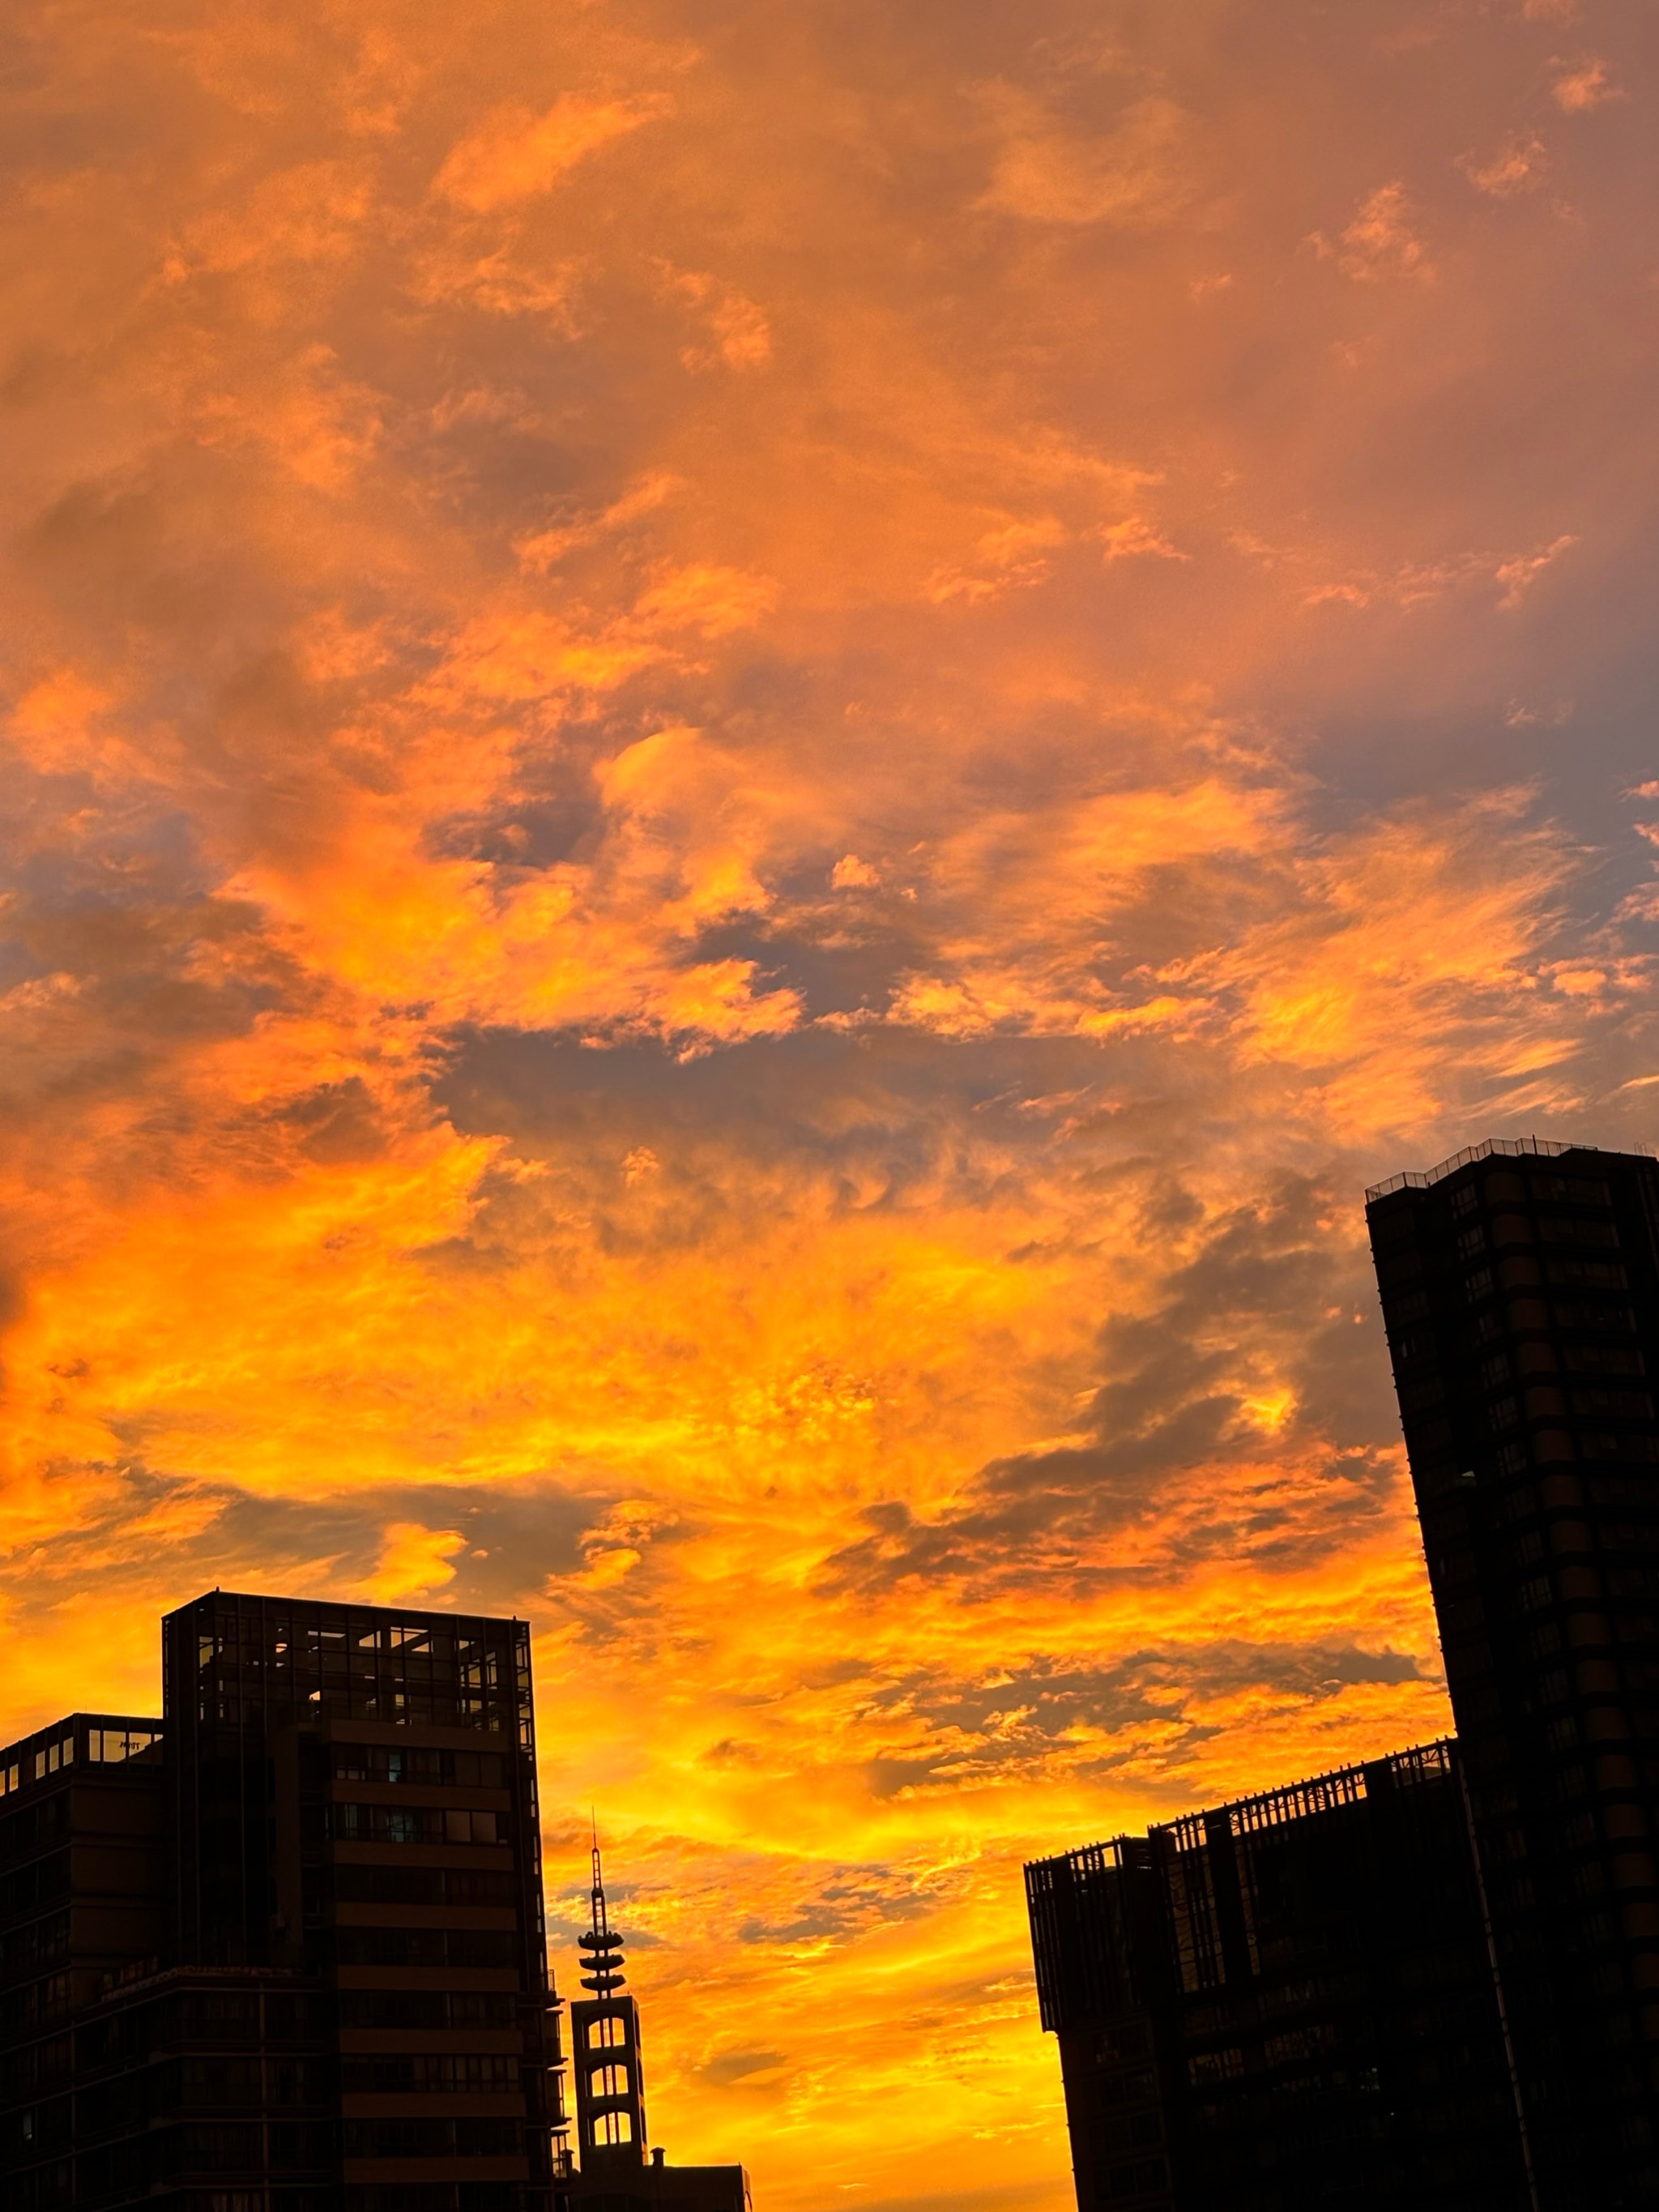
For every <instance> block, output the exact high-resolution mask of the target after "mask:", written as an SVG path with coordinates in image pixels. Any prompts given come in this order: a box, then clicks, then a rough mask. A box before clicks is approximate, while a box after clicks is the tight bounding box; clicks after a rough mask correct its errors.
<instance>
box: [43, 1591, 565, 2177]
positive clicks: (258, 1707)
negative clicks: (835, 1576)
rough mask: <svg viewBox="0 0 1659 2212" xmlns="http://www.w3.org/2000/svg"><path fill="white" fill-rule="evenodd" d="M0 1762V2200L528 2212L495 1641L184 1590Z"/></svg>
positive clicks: (511, 1803)
mask: <svg viewBox="0 0 1659 2212" xmlns="http://www.w3.org/2000/svg"><path fill="white" fill-rule="evenodd" d="M163 1626H164V1636H163V1650H164V1699H163V1702H164V1717H163V1719H162V1720H161V1721H159V1722H158V1721H155V1720H137V1719H131V1718H121V1719H112V1718H110V1717H106V1716H100V1715H94V1716H88V1715H77V1716H75V1717H72V1718H71V1719H70V1720H68V1721H64V1722H62V1723H58V1726H57V1727H55V1728H53V1729H47V1730H46V1731H44V1732H43V1733H42V1734H40V1735H37V1736H33V1737H30V1738H29V1739H27V1741H25V1742H24V1743H22V1744H20V1745H14V1746H13V1747H10V1748H9V1750H7V1751H4V1752H0V1784H3V1794H0V2203H3V2205H4V2207H5V2212H82V2208H87V2212H91V2208H94V2207H96V2208H99V2209H100V2212H105V2208H107V2212H115V2208H118V2207H122V2206H137V2205H139V2204H143V2206H144V2207H146V2208H147V2212H553V2207H554V2205H555V2203H556V2191H557V2186H558V2178H559V2173H560V2171H561V2170H562V2160H557V2159H556V2157H555V2154H554V2152H553V2148H552V2142H553V2138H554V2136H556V2134H557V2133H558V2132H559V2131H560V2130H562V2126H563V2119H562V2110H561V2106H560V2097H559V2067H560V2063H561V2059H560V2051H559V2045H558V2036H557V2021H556V2002H557V2001H556V1998H555V1996H554V1995H553V1992H552V1990H551V1989H550V1985H549V1983H548V1979H547V1971H546V1957H545V1948H544V1937H543V1932H542V1927H543V1923H542V1896H541V1851H540V1842H539V1834H538V1819H537V1808H536V1778H535V1777H536V1770H535V1733H534V1720H533V1715H532V1700H531V1680H530V1639H529V1631H528V1628H527V1627H526V1624H525V1623H524V1622H522V1621H513V1620H478V1619H471V1618H467V1617H464V1616H459V1615H457V1614H454V1613H413V1612H409V1611H406V1610H404V1609H403V1608H401V1607H398V1608H380V1607H369V1606H355V1605H354V1606H343V1605H323V1604H317V1603H312V1602H306V1601H291V1600H286V1599H276V1598H266V1597H252V1596H237V1595H232V1594H231V1593H228V1592H224V1591H217V1590H216V1591H214V1592H212V1593H210V1595H207V1596H204V1597H202V1598H198V1599H197V1601H195V1602H194V1603H193V1604H191V1605H189V1606H186V1607H184V1608H182V1610H180V1611H179V1612H178V1613H173V1614H171V1615H169V1616H168V1618H167V1620H166V1622H165V1623H164V1625H163Z"/></svg>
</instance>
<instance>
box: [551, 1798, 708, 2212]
mask: <svg viewBox="0 0 1659 2212" xmlns="http://www.w3.org/2000/svg"><path fill="white" fill-rule="evenodd" d="M591 1904H592V1921H591V1923H590V1925H589V1926H588V1928H587V1929H586V1933H585V1934H583V1935H582V1936H579V1937H578V1938H577V1942H578V1943H579V1944H580V1948H581V1952H582V1961H581V1964H582V1973H581V1984H582V1987H583V1988H584V1989H585V1990H588V1991H589V1992H590V1994H589V1995H588V1996H586V1997H579V1998H577V1999H576V2000H575V2002H574V2003H573V2004H572V2005H571V2008H570V2041H571V2063H572V2066H573V2069H574V2073H575V2076H576V2141H577V2146H578V2156H579V2157H580V2162H581V2163H580V2172H578V2173H577V2174H575V2175H574V2176H573V2177H572V2179H571V2180H570V2182H569V2184H568V2188H569V2195H570V2202H571V2203H572V2205H573V2206H579V2207H583V2208H586V2212H655V2208H657V2207H658V2206H672V2207H673V2208H674V2212H751V2202H750V2193H749V2177H748V2175H747V2174H746V2173H745V2172H744V2170H743V2168H742V2167H741V2166H670V2165H669V2164H668V2162H667V2160H666V2158H665V2155H664V2154H663V2153H662V2152H661V2151H660V2150H658V2151H652V2150H651V2149H650V2148H649V2139H648V2137H647V2133H646V2125H645V2075H644V2070H643V2067H642V2063H641V2053H640V2008H639V2006H638V2005H637V2004H636V2003H635V2001H634V1999H633V1997H631V1996H629V1995H628V1994H626V1984H627V1977H626V1975H625V1973H624V1972H623V1968H624V1966H625V1965H626V1960H625V1959H624V1957H623V1939H622V1936H621V1935H620V1934H619V1933H618V1931H617V1929H614V1928H613V1927H612V1926H611V1916H610V1911H609V1909H608V1907H607V1905H606V1903H605V1875H604V1871H603V1869H602V1868H601V1866H600V1863H599V1839H598V1838H597V1837H596V1838H594V1844H593V1887H592V1892H591Z"/></svg>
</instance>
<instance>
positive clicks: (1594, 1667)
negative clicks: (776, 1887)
mask: <svg viewBox="0 0 1659 2212" xmlns="http://www.w3.org/2000/svg"><path fill="white" fill-rule="evenodd" d="M1366 1212H1367V1217H1368V1221H1369V1225H1370V1236H1371V1243H1372V1249H1373V1252H1374V1254H1375V1256H1376V1272H1377V1279H1378V1284H1379V1286H1380V1289H1381V1291H1382V1297H1383V1318H1384V1321H1385V1323H1386V1326H1387V1329H1388V1336H1389V1350H1390V1353H1391V1356H1392V1358H1393V1362H1394V1371H1395V1384H1396V1388H1397V1390H1398V1394H1399V1399H1400V1408H1401V1420H1402V1424H1403V1426H1404V1430H1405V1437H1406V1445H1407V1455H1408V1457H1409V1460H1410V1462H1411V1470H1412V1480H1413V1486H1414V1489H1415V1492H1416V1498H1417V1506H1418V1511H1419V1517H1420V1520H1421V1522H1422V1528H1423V1539H1424V1546H1425V1552H1426V1554H1427V1559H1428V1567H1429V1577H1430V1583H1431V1589H1432V1592H1433V1596H1434V1603H1435V1610H1436V1613H1437V1619H1438V1622H1439V1627H1440V1638H1441V1644H1442V1648H1443V1653H1444V1657H1445V1666H1446V1679H1447V1683H1448V1686H1449V1691H1450V1695H1451V1704H1452V1710H1453V1712H1454V1715H1455V1719H1456V1723H1457V1731H1458V1733H1457V1740H1456V1743H1455V1746H1454V1745H1451V1744H1447V1745H1443V1746H1437V1747H1432V1749H1431V1753H1408V1754H1404V1755H1402V1756H1401V1757H1399V1758H1395V1759H1388V1760H1383V1761H1380V1762H1373V1763H1372V1764H1370V1765H1366V1766H1364V1767H1362V1768H1355V1769H1351V1770H1349V1771H1348V1773H1347V1774H1346V1776H1339V1777H1327V1778H1324V1779H1323V1780H1322V1781H1321V1782H1320V1783H1318V1784H1300V1785H1297V1788H1296V1789H1295V1790H1291V1791H1288V1792H1278V1793H1273V1794H1271V1795H1270V1796H1267V1797H1266V1798H1255V1799H1250V1800H1247V1801H1245V1802H1243V1804H1241V1805H1239V1806H1232V1807H1224V1808H1220V1810H1219V1811H1218V1812H1215V1813H1206V1814H1196V1815H1194V1816H1193V1818H1192V1819H1191V1820H1187V1821H1182V1822H1176V1824H1174V1826H1172V1827H1168V1828H1154V1829H1152V1831H1150V1832H1149V1833H1148V1836H1147V1838H1146V1840H1145V1841H1144V1842H1143V1841H1141V1840H1139V1839H1138V1838H1120V1839H1119V1840H1118V1841H1117V1842H1116V1843H1115V1844H1105V1845H1097V1846H1094V1847H1092V1848H1091V1850H1086V1851H1081V1852H1074V1853H1073V1854H1071V1855H1070V1856H1069V1857H1064V1858H1060V1859H1054V1860H1048V1861H1043V1862H1041V1863H1038V1864H1036V1865H1035V1866H1033V1867H1031V1868H1030V1869H1028V1870H1027V1884H1028V1893H1029V1899H1030V1914H1031V1924H1032V1936H1033V1942H1034V1947H1035V1949H1036V1960H1037V1973H1038V1984H1039V1989H1040V1991H1041V1997H1042V2016H1043V2021H1044V2024H1045V2026H1048V2027H1051V2028H1053V2029H1054V2030H1055V2031H1056V2033H1058V2034H1059V2037H1060V2052H1061V2064H1062V2071H1063V2074H1064V2077H1065V2082H1066V2112H1067V2118H1068V2123H1069V2124H1070V2128H1071V2133H1072V2143H1073V2164H1074V2166H1075V2170H1076V2174H1077V2181H1078V2201H1079V2206H1080V2207H1081V2208H1083V2212H1095V2208H1096V2207H1107V2206H1110V2207H1112V2208H1119V2207H1121V2208H1123V2212H1143V2209H1144V2212H1153V2208H1174V2212H1207V2208H1209V2207H1211V2206H1212V2205H1214V2206H1219V2205H1223V2204H1225V2206H1226V2207H1227V2208H1228V2212H1235V2208H1237V2212H1244V2208H1259V2212H1269V2208H1272V2212H1299V2208H1302V2207H1304V2206H1306V2207H1312V2206H1315V2205H1324V2204H1337V2203H1341V2204H1352V2205H1355V2206H1362V2205H1370V2204H1373V2203H1375V2204H1378V2205H1381V2204H1384V2203H1387V2204H1395V2203H1399V2204H1411V2205H1413V2206H1416V2205H1419V2204H1420V2205H1422V2206H1425V2207H1430V2206H1438V2205H1446V2206H1451V2205H1453V2204H1455V2205H1457V2206H1459V2207H1468V2208H1477V2207H1478V2208H1482V2212H1484V2208H1487V2207H1490V2208H1492V2212H1500V2208H1510V2207H1513V2208H1514V2212H1631V2208H1634V2207H1638V2206H1645V2207H1652V2206H1656V2205H1659V2147H1656V2113H1659V1878H1656V1857H1659V1418H1656V1412H1655V1402H1654V1391H1655V1389H1656V1387H1659V1386H1656V1382H1655V1377H1656V1376H1659V1166H1656V1164H1655V1163H1654V1161H1653V1160H1651V1159H1650V1158H1647V1157H1645V1156H1643V1155H1636V1154H1629V1153H1620V1152H1598V1151H1596V1150H1595V1149H1594V1148H1593V1147H1590V1146H1567V1145H1553V1144H1541V1143H1539V1142H1538V1141H1536V1140H1534V1139H1527V1140H1523V1141H1522V1142H1518V1143H1504V1142H1496V1141H1494V1142H1492V1143H1488V1144H1484V1145H1480V1146H1475V1147H1474V1148H1472V1149H1471V1150H1470V1151H1468V1152H1461V1153H1459V1154H1458V1155H1457V1157H1456V1158H1454V1159H1451V1160H1448V1161H1446V1162H1445V1163H1443V1165H1441V1166H1440V1167H1437V1168H1435V1169H1433V1170H1431V1171H1429V1172H1428V1173H1426V1174H1420V1175H1419V1174H1412V1175H1401V1176H1395V1177H1393V1178H1392V1179H1391V1180H1390V1181H1389V1182H1385V1183H1383V1184H1380V1185H1378V1186H1377V1187H1376V1188H1374V1189H1372V1190H1370V1191H1368V1192H1367V1193H1366ZM1425 1762H1428V1763H1425ZM1433 1762H1440V1764H1439V1765H1435V1764H1433ZM1385 1778H1386V1779H1385ZM1337 1785H1340V1786H1341V1788H1342V1789H1343V1790H1353V1791H1357V1793H1358V1794H1357V1795H1354V1796H1349V1797H1345V1798H1343V1800H1342V1802H1340V1803H1339V1802H1331V1801H1330V1797H1329V1793H1330V1791H1331V1790H1332V1789H1333V1788H1334V1787H1336V1786H1337ZM1362 1785H1363V1786H1362ZM1262 1808H1272V1809H1271V1810H1268V1811H1264V1810H1263V1809H1262ZM1264 1928H1271V1930H1272V1934H1271V1940H1270V1941H1265V1940H1264V1938H1263V1936H1262V1930H1263V1929H1264ZM1322 2162H1323V2163H1322Z"/></svg>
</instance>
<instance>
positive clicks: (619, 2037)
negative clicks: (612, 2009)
mask: <svg viewBox="0 0 1659 2212" xmlns="http://www.w3.org/2000/svg"><path fill="white" fill-rule="evenodd" d="M627 2040H628V2037H627V2033H626V2031H625V2030H624V2028H623V2023H622V2021H620V2020H618V2019H617V2016H616V2015H615V2014H614V2013H612V2014H608V2015H606V2016H605V2019H604V2020H594V2021H589V2022H588V2025H587V2047H588V2049H589V2050H590V2051H615V2050H616V2049H617V2047H618V2046H619V2045H622V2044H624V2043H626V2042H627Z"/></svg>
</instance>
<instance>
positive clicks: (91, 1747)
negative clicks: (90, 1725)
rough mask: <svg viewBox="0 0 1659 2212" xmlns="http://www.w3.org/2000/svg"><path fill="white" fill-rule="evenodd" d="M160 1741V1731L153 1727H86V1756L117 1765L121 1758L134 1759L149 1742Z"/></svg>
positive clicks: (121, 1760) (106, 1763)
mask: <svg viewBox="0 0 1659 2212" xmlns="http://www.w3.org/2000/svg"><path fill="white" fill-rule="evenodd" d="M160 1741H161V1733H160V1731H159V1730H158V1729H88V1730H87V1757H88V1759H97V1760H99V1761H100V1762H101V1764H102V1765H106V1766H118V1765H120V1764H121V1763H122V1762H123V1760H125V1759H136V1758H137V1755H138V1753H140V1752H141V1751H148V1750H149V1747H150V1746H151V1744H153V1743H160Z"/></svg>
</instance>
